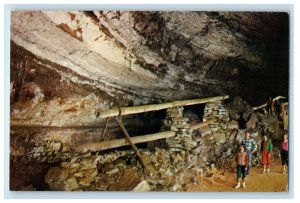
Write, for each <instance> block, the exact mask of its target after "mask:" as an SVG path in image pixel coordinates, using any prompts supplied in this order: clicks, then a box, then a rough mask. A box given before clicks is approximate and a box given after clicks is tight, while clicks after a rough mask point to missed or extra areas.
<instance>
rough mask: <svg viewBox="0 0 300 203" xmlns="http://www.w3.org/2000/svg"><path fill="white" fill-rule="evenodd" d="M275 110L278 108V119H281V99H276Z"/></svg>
mask: <svg viewBox="0 0 300 203" xmlns="http://www.w3.org/2000/svg"><path fill="white" fill-rule="evenodd" d="M275 110H276V116H277V119H278V120H279V118H280V112H281V102H280V101H277V100H276V104H275Z"/></svg>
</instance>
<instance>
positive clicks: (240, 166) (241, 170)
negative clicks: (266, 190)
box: [235, 145, 248, 189]
mask: <svg viewBox="0 0 300 203" xmlns="http://www.w3.org/2000/svg"><path fill="white" fill-rule="evenodd" d="M235 161H236V163H237V185H236V186H235V188H236V189H237V188H239V187H241V185H240V180H241V176H242V179H243V188H245V187H246V182H245V180H246V170H247V167H248V155H247V152H245V150H244V146H243V145H240V146H239V152H238V153H237V155H236V157H235Z"/></svg>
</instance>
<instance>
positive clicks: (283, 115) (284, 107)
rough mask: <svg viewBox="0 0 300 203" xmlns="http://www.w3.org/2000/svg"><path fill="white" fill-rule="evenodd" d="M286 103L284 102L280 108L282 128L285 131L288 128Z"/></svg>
mask: <svg viewBox="0 0 300 203" xmlns="http://www.w3.org/2000/svg"><path fill="white" fill-rule="evenodd" d="M288 112H289V110H288V104H287V103H284V104H283V108H282V119H283V130H285V131H287V130H288V128H289V121H288V119H289V116H288V114H289V113H288Z"/></svg>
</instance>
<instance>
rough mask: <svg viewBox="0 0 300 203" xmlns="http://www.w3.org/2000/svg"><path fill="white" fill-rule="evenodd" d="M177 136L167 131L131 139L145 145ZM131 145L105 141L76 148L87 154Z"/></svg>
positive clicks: (122, 142) (125, 141) (122, 140)
mask: <svg viewBox="0 0 300 203" xmlns="http://www.w3.org/2000/svg"><path fill="white" fill-rule="evenodd" d="M175 135H176V133H175V132H173V131H166V132H159V133H154V134H148V135H141V136H136V137H131V140H132V142H133V143H134V144H138V143H144V142H150V141H154V140H159V139H165V138H169V137H174V136H175ZM128 145H129V143H128V141H127V140H126V139H116V140H109V141H103V142H99V143H89V144H83V145H79V146H78V147H76V148H75V151H76V152H86V151H89V150H90V151H92V152H96V151H103V150H107V149H113V148H118V147H123V146H128Z"/></svg>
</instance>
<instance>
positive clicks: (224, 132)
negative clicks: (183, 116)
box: [191, 101, 240, 173]
mask: <svg viewBox="0 0 300 203" xmlns="http://www.w3.org/2000/svg"><path fill="white" fill-rule="evenodd" d="M211 119H216V121H215V122H213V123H211V124H209V125H207V126H203V127H201V128H200V129H198V131H199V132H200V135H199V133H197V130H196V132H193V135H195V140H196V141H197V143H198V145H197V147H196V148H194V149H193V152H192V154H191V159H194V160H193V163H194V164H195V165H197V166H198V167H201V168H203V169H205V170H204V171H210V170H208V169H207V167H208V166H209V165H210V164H211V163H215V164H216V166H217V167H221V166H222V167H223V166H224V165H226V163H232V160H233V153H234V152H236V147H235V146H236V145H237V139H238V137H239V136H238V135H239V133H240V131H239V130H238V129H239V126H238V123H237V122H236V121H234V120H231V121H230V118H229V114H228V111H227V110H226V109H225V107H224V105H223V104H222V103H221V101H218V102H210V103H207V104H206V105H205V108H204V115H203V121H204V122H205V121H209V120H211ZM208 173H210V172H208Z"/></svg>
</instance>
